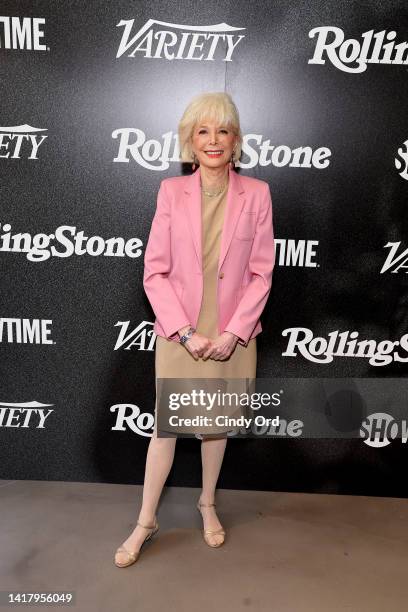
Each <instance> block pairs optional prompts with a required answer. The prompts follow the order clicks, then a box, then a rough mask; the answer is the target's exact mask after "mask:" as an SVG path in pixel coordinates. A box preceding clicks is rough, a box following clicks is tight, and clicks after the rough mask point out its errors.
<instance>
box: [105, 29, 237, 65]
mask: <svg viewBox="0 0 408 612" xmlns="http://www.w3.org/2000/svg"><path fill="white" fill-rule="evenodd" d="M116 27H118V28H123V33H122V38H121V41H120V43H119V48H118V51H117V54H116V57H117V58H119V57H121V56H122V55H126V57H132V58H134V57H135V55H136V53H139V54H142V55H143V56H144V57H145V58H147V59H164V60H169V61H172V60H193V61H197V60H198V61H203V60H206V61H209V60H214V59H216V58H215V56H216V52H217V49H220V50H221V51H222V53H223V54H224V57H222V61H224V62H231V61H232V54H233V52H234V51H235V48H236V47H237V45H238V44H239V43H240V42H241V40H242V39H243V38H245V35H244V34H236V32H239V31H241V30H245V28H236V27H233V26H230V25H228V24H227V23H217V24H214V25H202V26H199V25H192V26H190V25H183V24H179V23H169V22H167V21H158V20H157V19H149V20H148V21H146V23H145V24H144V25H143V26H142V27H141V28H139V29H137V26H135V19H128V20H126V19H122V20H121V21H119V23H117V24H116Z"/></svg>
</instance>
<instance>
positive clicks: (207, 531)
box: [197, 501, 225, 548]
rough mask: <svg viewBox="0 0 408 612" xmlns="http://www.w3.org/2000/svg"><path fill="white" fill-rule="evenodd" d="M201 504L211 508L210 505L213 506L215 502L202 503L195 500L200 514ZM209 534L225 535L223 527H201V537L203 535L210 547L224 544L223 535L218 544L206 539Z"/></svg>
mask: <svg viewBox="0 0 408 612" xmlns="http://www.w3.org/2000/svg"><path fill="white" fill-rule="evenodd" d="M201 506H203V507H204V508H211V506H214V507H215V504H202V503H201V502H200V501H199V502H197V510H198V511H199V512H200V514H201V515H202V512H201ZM209 535H223V536H225V531H224V528H223V527H221V529H203V537H204V540H205V542H206V544H208V546H211V548H219V547H220V546H222V544H224V540H225V537H224V538H223V540H222V542H220V543H219V544H211V542H210V541H209V539H207V536H209Z"/></svg>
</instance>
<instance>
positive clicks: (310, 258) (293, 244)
mask: <svg viewBox="0 0 408 612" xmlns="http://www.w3.org/2000/svg"><path fill="white" fill-rule="evenodd" d="M274 242H275V255H276V263H277V264H278V265H279V266H291V267H297V268H317V267H318V265H319V264H318V263H317V262H316V261H314V258H315V257H316V256H317V253H316V248H315V245H318V244H319V241H318V240H292V239H284V238H275V239H274Z"/></svg>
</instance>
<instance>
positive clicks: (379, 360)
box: [282, 327, 408, 366]
mask: <svg viewBox="0 0 408 612" xmlns="http://www.w3.org/2000/svg"><path fill="white" fill-rule="evenodd" d="M288 335H289V340H288V346H287V349H286V351H285V352H284V353H282V356H284V357H297V356H298V355H302V357H305V359H307V360H308V361H312V362H313V363H331V362H332V361H333V357H362V358H364V359H368V362H369V364H370V365H372V366H385V365H388V364H389V363H391V362H392V361H399V362H402V363H407V362H408V357H401V356H400V355H399V352H398V348H401V350H402V351H404V352H405V353H407V352H408V334H404V335H403V336H402V337H401V339H400V340H396V341H395V342H392V341H391V340H382V341H381V342H377V341H376V340H359V341H357V338H358V336H359V334H358V332H356V331H352V332H350V331H344V332H341V333H339V331H338V330H336V331H333V332H331V333H330V334H328V336H329V339H328V340H327V339H326V338H319V337H317V338H314V336H313V332H312V331H311V330H310V329H308V328H307V327H290V328H288V329H285V330H283V332H282V336H288Z"/></svg>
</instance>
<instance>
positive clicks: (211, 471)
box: [200, 435, 227, 544]
mask: <svg viewBox="0 0 408 612" xmlns="http://www.w3.org/2000/svg"><path fill="white" fill-rule="evenodd" d="M226 445H227V436H226V435H225V436H223V437H217V438H206V437H204V438H203V440H202V442H201V462H202V467H203V490H202V493H201V495H200V501H201V502H202V503H203V504H213V503H214V500H215V488H216V486H217V480H218V476H219V474H220V470H221V465H222V462H223V459H224V453H225V447H226ZM201 513H202V515H203V521H204V529H211V530H213V529H214V530H215V529H220V528H221V527H222V525H221V523H220V521H219V520H218V517H217V514H216V512H215V508H214V507H211V508H204V507H201ZM208 539H209V540H210V542H211V543H212V544H219V543H220V542H222V540H223V536H222V535H209V536H208Z"/></svg>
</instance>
